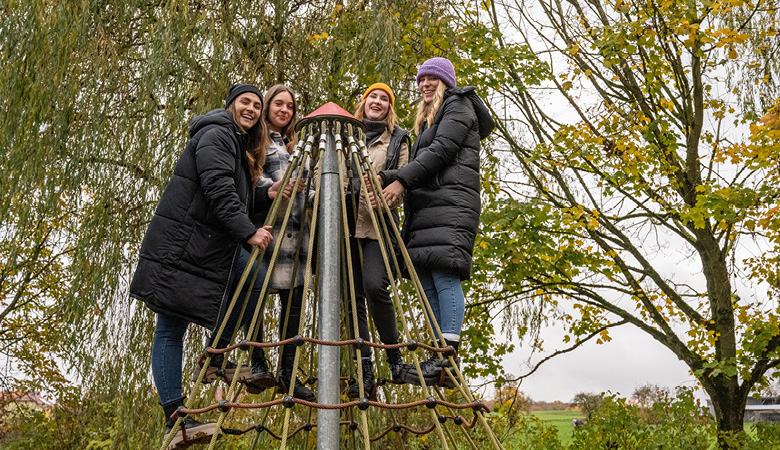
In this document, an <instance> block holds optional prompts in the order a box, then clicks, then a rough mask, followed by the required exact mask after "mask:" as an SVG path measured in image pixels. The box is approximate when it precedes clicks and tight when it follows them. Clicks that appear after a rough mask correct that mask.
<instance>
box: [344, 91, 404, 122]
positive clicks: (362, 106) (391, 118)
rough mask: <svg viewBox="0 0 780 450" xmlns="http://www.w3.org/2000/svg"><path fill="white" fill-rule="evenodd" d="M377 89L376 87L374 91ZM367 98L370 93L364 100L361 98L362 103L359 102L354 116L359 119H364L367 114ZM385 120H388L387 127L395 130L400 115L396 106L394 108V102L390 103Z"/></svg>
mask: <svg viewBox="0 0 780 450" xmlns="http://www.w3.org/2000/svg"><path fill="white" fill-rule="evenodd" d="M375 90H376V89H374V91H375ZM374 91H371V92H374ZM371 92H369V94H371ZM366 100H368V95H366V96H365V98H363V100H360V103H358V105H357V108H356V109H355V114H354V116H355V118H356V119H357V120H363V118H364V117H365V116H366ZM383 120H385V121H387V129H388V130H390V131H393V129H394V128H395V124H396V123H398V115H397V114H396V113H395V108H393V103H392V102H391V103H390V107H389V108H388V109H387V114H385V118H384V119H383Z"/></svg>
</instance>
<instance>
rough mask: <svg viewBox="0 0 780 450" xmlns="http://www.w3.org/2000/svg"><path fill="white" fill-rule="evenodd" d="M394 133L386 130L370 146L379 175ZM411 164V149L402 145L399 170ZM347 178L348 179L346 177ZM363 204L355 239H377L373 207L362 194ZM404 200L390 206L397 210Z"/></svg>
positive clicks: (399, 154) (370, 152) (359, 211)
mask: <svg viewBox="0 0 780 450" xmlns="http://www.w3.org/2000/svg"><path fill="white" fill-rule="evenodd" d="M391 134H392V132H391V131H390V130H385V132H384V133H382V135H381V136H379V137H378V138H377V139H376V140H375V141H374V142H372V143H371V145H369V146H368V156H369V157H370V158H371V161H372V163H373V166H374V170H375V171H376V172H377V173H379V171H380V170H383V169H384V168H385V160H386V159H387V147H388V145H390V136H391ZM408 162H409V148H407V145H406V144H405V143H403V144H401V148H400V149H399V151H398V168H399V169H400V168H401V167H403V166H405V165H406V164H407V163H408ZM345 178H346V177H345ZM342 185H343V186H344V187H345V188H346V187H347V186H349V184H348V180H346V179H344V180H342ZM361 200H362V201H361V202H360V203H359V206H358V214H357V219H356V221H355V237H356V238H359V239H374V240H376V239H377V234H376V231H375V230H374V224H373V223H372V222H371V216H370V215H369V208H371V205H370V204H369V203H368V201H367V200H366V199H364V198H363V195H362V193H361ZM402 201H403V199H402V198H399V199H398V200H397V201H396V202H395V204H394V205H390V207H391V208H397V207H398V205H400V204H401V203H402Z"/></svg>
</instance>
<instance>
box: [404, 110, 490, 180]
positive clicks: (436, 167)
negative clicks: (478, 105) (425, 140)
mask: <svg viewBox="0 0 780 450" xmlns="http://www.w3.org/2000/svg"><path fill="white" fill-rule="evenodd" d="M442 107H443V108H444V112H443V113H442V117H441V120H440V121H439V124H438V126H437V128H436V135H435V136H434V138H433V141H432V142H431V144H430V145H429V146H428V147H427V148H424V149H418V150H417V157H416V158H415V159H413V160H411V161H409V163H408V164H407V165H406V166H405V167H403V168H401V169H398V170H397V173H396V174H395V176H396V177H397V179H398V181H400V182H401V184H403V185H404V186H405V187H406V189H414V188H416V187H419V186H421V185H424V184H425V183H428V182H429V181H430V180H431V179H432V178H435V177H436V176H437V175H438V173H439V172H440V171H441V170H442V169H443V168H444V167H446V166H448V165H449V164H451V163H452V162H453V161H454V160H455V158H456V157H457V156H458V152H460V149H461V147H462V146H463V143H464V141H465V140H466V137H467V136H468V134H469V131H470V130H471V129H472V128H473V126H474V124H475V122H476V120H477V117H476V115H475V114H474V109H473V108H472V107H471V104H470V102H469V100H468V99H466V98H465V97H463V96H461V95H455V96H453V97H450V100H449V101H445V102H444V104H443V106H442Z"/></svg>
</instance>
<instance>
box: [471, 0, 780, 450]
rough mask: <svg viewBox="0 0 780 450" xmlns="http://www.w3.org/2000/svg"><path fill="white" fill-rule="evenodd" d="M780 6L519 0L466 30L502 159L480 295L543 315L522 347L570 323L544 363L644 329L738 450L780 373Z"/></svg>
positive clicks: (481, 247)
mask: <svg viewBox="0 0 780 450" xmlns="http://www.w3.org/2000/svg"><path fill="white" fill-rule="evenodd" d="M775 6H776V5H775V4H774V3H772V2H766V1H763V0H755V1H741V0H740V1H729V0H726V1H705V2H689V1H681V0H667V1H649V2H635V1H630V0H628V1H622V0H618V1H614V2H601V1H595V0H594V1H588V0H568V1H548V0H535V1H534V0H528V1H524V0H518V1H498V2H489V3H483V4H482V9H481V10H478V11H474V10H471V11H469V10H466V11H465V12H464V13H463V14H462V15H461V19H462V22H463V23H464V24H468V26H469V28H470V29H472V30H475V31H474V32H473V33H474V39H475V40H476V41H480V39H481V42H482V43H483V44H482V45H475V46H474V50H473V51H468V49H464V51H463V52H462V57H463V58H464V60H465V62H464V64H467V65H468V64H470V65H471V66H472V67H481V68H482V70H477V75H476V77H477V79H476V81H480V80H482V82H483V83H484V84H483V85H484V86H486V87H488V88H493V95H492V97H491V100H490V104H491V105H492V107H493V111H494V113H495V115H496V116H497V117H498V118H499V120H498V134H499V136H500V143H499V144H497V145H498V147H501V146H503V149H504V150H505V152H504V153H501V152H498V153H496V154H494V156H495V157H496V158H497V159H499V160H500V161H502V164H504V165H503V166H500V167H502V169H501V170H505V171H506V175H505V177H504V180H505V184H504V185H503V186H502V187H501V191H500V192H498V193H497V194H496V195H494V196H493V197H492V200H491V202H490V203H489V204H488V205H487V207H486V213H485V214H483V228H482V239H481V241H479V242H478V244H477V250H478V261H479V263H480V265H481V266H480V267H481V270H482V271H483V272H484V273H493V274H495V278H493V279H491V278H488V277H482V278H480V279H479V284H478V285H477V286H476V287H477V290H476V292H479V293H480V294H481V295H483V296H484V298H483V299H482V300H484V301H486V302H489V301H491V300H493V301H495V300H496V298H499V299H501V300H500V301H501V303H500V305H503V306H504V307H518V306H519V308H521V309H522V310H524V311H526V312H528V311H532V314H527V315H526V316H525V317H527V318H528V320H527V321H522V320H521V321H519V323H517V324H516V325H518V326H519V327H520V328H519V329H520V331H521V332H523V331H525V330H526V328H525V327H531V329H533V326H534V325H538V324H539V322H540V321H541V320H542V318H543V317H546V318H549V319H553V320H554V319H561V320H563V321H564V323H565V324H566V325H565V326H566V330H567V335H566V337H565V338H564V342H563V343H560V344H559V345H556V347H557V348H556V349H555V351H552V350H549V349H547V352H548V357H549V356H554V355H557V354H560V353H562V352H567V351H571V350H573V349H575V348H577V347H579V346H581V345H582V344H583V343H585V342H587V341H589V340H596V341H599V342H606V341H609V340H610V337H609V333H610V330H611V329H613V328H614V327H617V326H624V325H626V326H633V327H637V328H638V329H640V330H642V331H643V332H645V333H647V335H649V336H650V337H652V338H653V339H655V340H656V341H658V342H659V343H661V344H662V345H664V346H665V347H666V348H667V349H668V350H669V351H670V352H672V353H673V354H674V355H676V356H677V357H678V358H679V359H680V360H681V361H683V362H684V363H685V364H687V365H688V367H689V368H690V370H691V372H692V373H693V374H694V375H695V376H696V378H697V379H698V380H699V382H700V383H701V386H702V387H703V389H704V391H705V392H706V393H707V394H708V395H709V396H710V398H711V399H712V403H713V406H714V410H715V415H716V419H717V424H718V430H719V431H720V432H721V433H720V436H719V442H720V444H721V446H724V447H726V446H728V445H729V442H730V440H729V436H730V435H733V434H735V433H739V432H741V431H742V429H743V425H742V418H743V412H744V409H745V400H746V398H747V397H748V395H749V394H750V393H751V392H753V391H754V390H755V389H756V388H757V387H760V386H762V385H764V384H765V383H766V381H767V379H766V375H767V372H768V371H770V369H772V368H774V367H776V366H777V365H778V364H779V363H780V353H779V350H780V347H779V345H780V310H778V307H777V303H776V300H777V295H778V294H779V293H780V290H778V288H779V287H780V286H778V284H777V275H776V274H777V273H778V266H777V250H778V249H777V246H776V244H777V242H778V237H779V236H778V225H777V223H778V216H777V213H778V210H779V208H778V206H780V201H779V200H778V194H779V193H780V192H778V183H777V181H778V167H779V163H780V153H779V152H778V150H780V148H779V146H778V137H779V136H778V133H780V132H779V131H778V128H777V115H776V114H775V115H771V114H770V115H769V116H767V117H766V118H765V120H764V121H763V122H761V123H759V122H757V121H758V119H759V118H760V116H761V115H763V114H766V113H767V110H766V105H767V104H766V95H776V92H777V75H778V72H777V65H776V61H777V56H778V55H777V54H776V52H777V36H776V31H777V29H778V13H777V11H776V10H775V9H774V8H775ZM479 36H483V37H482V38H479ZM491 44H492V47H491ZM772 51H774V52H775V53H773V54H770V55H766V52H772ZM756 72H762V76H760V77H756V78H753V77H747V78H744V77H743V78H741V79H740V81H739V83H738V85H737V86H733V85H730V84H729V80H732V81H733V80H736V79H737V77H735V74H737V75H739V74H742V75H743V76H747V75H748V74H753V73H756ZM730 74H731V77H729V75H730ZM748 85H749V87H750V89H748V88H747V86H748ZM748 90H749V91H751V92H754V93H755V92H761V93H763V94H765V96H764V97H763V100H762V101H764V104H763V105H764V106H763V107H762V104H761V103H757V102H756V100H761V99H758V98H757V96H756V97H753V98H745V96H744V95H743V96H740V94H744V93H745V92H746V91H748ZM773 93H774V94H773ZM746 100H747V101H746ZM770 105H771V103H770ZM753 111H759V112H761V111H763V112H761V113H760V114H759V116H756V115H755V114H753ZM534 319H535V321H534ZM536 344H538V345H541V343H540V342H539V341H536ZM546 345H548V346H549V345H550V343H549V342H547V343H546ZM534 367H538V366H534ZM534 370H535V369H534Z"/></svg>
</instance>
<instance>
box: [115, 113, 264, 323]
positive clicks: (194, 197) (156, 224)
mask: <svg viewBox="0 0 780 450" xmlns="http://www.w3.org/2000/svg"><path fill="white" fill-rule="evenodd" d="M248 142H249V136H248V135H247V134H246V133H245V132H244V131H242V130H241V129H240V128H239V127H238V125H236V123H235V122H234V121H233V118H232V117H231V115H230V113H229V112H228V111H226V110H224V109H219V110H214V111H211V112H209V113H208V114H205V115H203V116H199V117H196V118H195V119H194V120H193V121H192V124H191V125H190V141H189V142H188V143H187V147H186V148H185V149H184V153H183V154H182V155H181V157H180V158H179V161H178V162H177V163H176V168H175V169H174V172H173V177H172V178H171V180H170V181H169V182H168V186H166V188H165V191H164V192H163V195H162V198H161V199H160V204H159V205H158V206H157V210H156V211H155V213H154V217H153V218H152V221H151V222H150V223H149V228H148V229H147V230H146V236H145V237H144V241H143V243H142V244H141V255H140V261H139V262H138V267H137V268H136V271H135V275H134V276H133V281H132V283H131V284H130V295H131V296H132V297H134V298H136V299H138V300H141V301H143V302H145V303H146V306H148V307H149V309H151V310H152V311H155V312H158V313H164V314H168V315H171V316H175V317H179V318H183V319H186V320H188V321H190V322H194V323H196V324H198V325H202V326H204V327H208V328H211V329H213V328H214V327H215V322H216V320H217V317H218V315H219V312H220V308H222V307H226V304H227V301H228V300H229V298H228V295H227V294H228V292H227V290H228V286H229V283H230V280H231V278H232V277H233V276H234V274H233V271H234V270H233V268H234V265H235V262H236V258H237V256H238V249H239V246H240V245H241V244H242V243H244V242H246V240H247V239H249V237H251V236H252V235H253V234H254V233H255V231H256V230H257V227H256V226H255V225H254V224H253V223H252V221H251V220H250V219H249V217H250V216H251V215H252V214H253V213H254V212H256V210H258V209H268V208H269V206H270V202H271V200H270V199H269V198H268V189H267V187H266V188H264V189H263V188H257V189H252V177H251V175H250V173H249V163H248V160H247V158H246V148H247V146H248Z"/></svg>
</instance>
